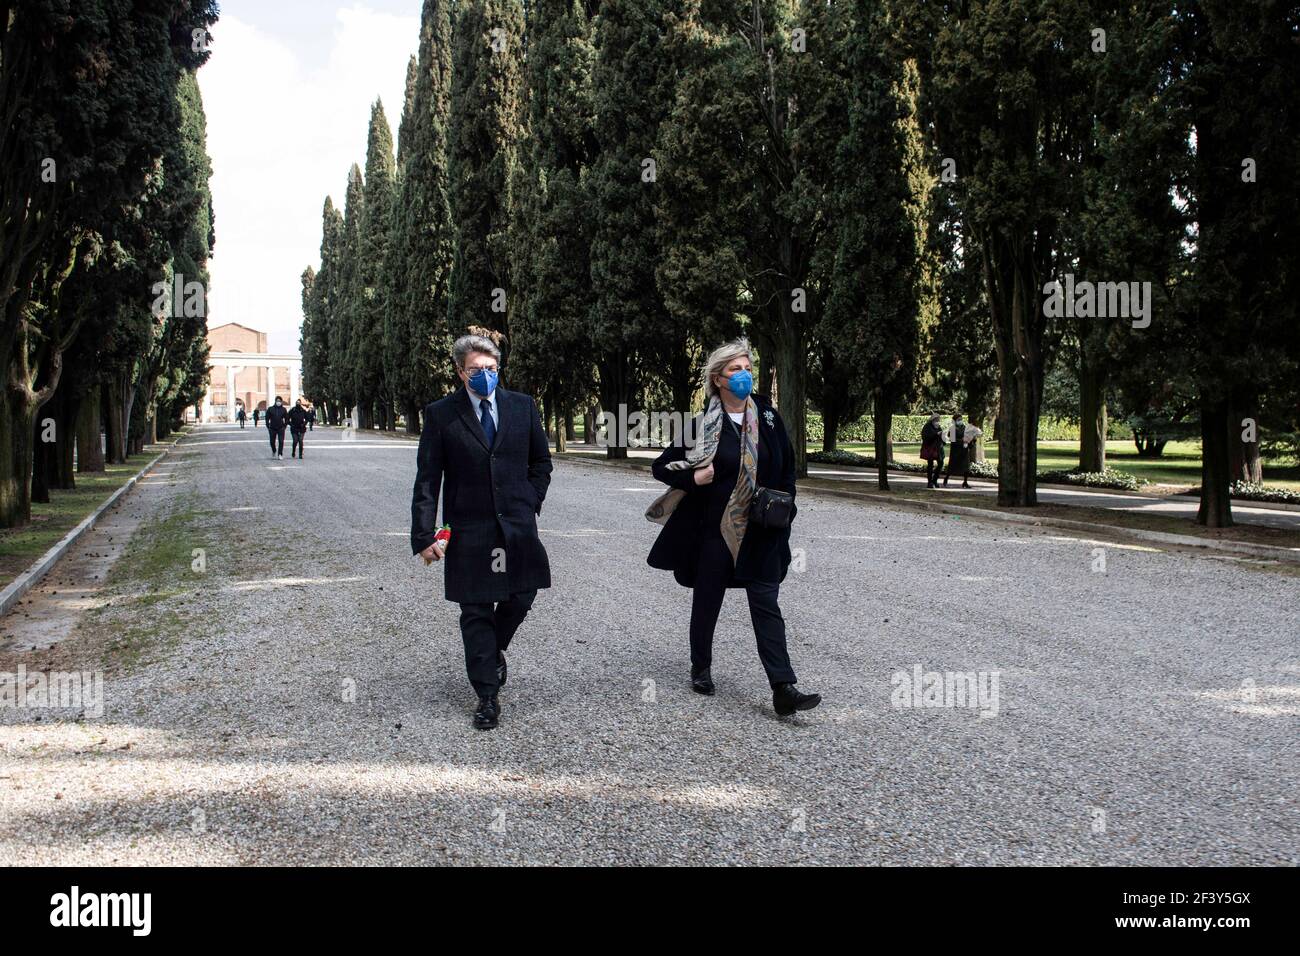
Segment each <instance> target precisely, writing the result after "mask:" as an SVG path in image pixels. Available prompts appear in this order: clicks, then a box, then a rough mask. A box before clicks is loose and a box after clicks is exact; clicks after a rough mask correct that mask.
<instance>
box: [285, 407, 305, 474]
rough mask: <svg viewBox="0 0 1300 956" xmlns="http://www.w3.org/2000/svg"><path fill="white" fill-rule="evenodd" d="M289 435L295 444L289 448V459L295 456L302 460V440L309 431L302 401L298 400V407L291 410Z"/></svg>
mask: <svg viewBox="0 0 1300 956" xmlns="http://www.w3.org/2000/svg"><path fill="white" fill-rule="evenodd" d="M288 418H289V434H290V435H291V436H292V437H293V444H292V445H291V446H290V447H289V457H290V458H293V457H294V456H295V455H296V456H298V459H299V460H301V459H302V438H303V435H304V434H305V433H306V431H307V410H306V409H305V408H303V407H302V399H301V398H300V399H298V402H297V404H296V405H294V406H293V408H291V409H289V416H288Z"/></svg>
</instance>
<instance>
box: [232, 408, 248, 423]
mask: <svg viewBox="0 0 1300 956" xmlns="http://www.w3.org/2000/svg"><path fill="white" fill-rule="evenodd" d="M235 418H236V420H238V422H239V427H240V428H243V427H244V423H245V422H247V421H248V416H247V415H246V414H244V406H243V405H240V406H239V411H238V412H236V413H235Z"/></svg>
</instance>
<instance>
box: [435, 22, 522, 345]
mask: <svg viewBox="0 0 1300 956" xmlns="http://www.w3.org/2000/svg"><path fill="white" fill-rule="evenodd" d="M523 53H524V11H523V5H522V4H521V3H520V0H463V2H462V3H460V4H458V5H457V8H456V20H455V29H454V33H453V37H452V85H451V111H450V131H451V137H450V140H449V146H448V172H449V177H450V202H451V211H452V221H453V222H454V223H455V229H456V236H455V253H454V259H453V267H452V272H451V281H450V287H449V292H448V298H449V301H448V311H449V325H450V328H451V331H452V332H453V333H454V334H459V333H461V332H463V330H464V329H466V328H467V327H468V326H470V325H476V326H480V327H483V328H489V329H495V330H497V331H500V332H502V333H505V334H506V336H507V337H506V345H507V347H508V346H509V317H508V310H509V308H510V306H511V302H510V292H511V289H510V263H509V257H510V242H509V230H510V207H511V184H512V179H513V175H514V167H515V164H516V162H517V149H518V139H519V124H520V102H521V87H522V83H523Z"/></svg>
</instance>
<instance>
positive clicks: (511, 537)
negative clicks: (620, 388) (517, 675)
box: [411, 335, 551, 730]
mask: <svg viewBox="0 0 1300 956" xmlns="http://www.w3.org/2000/svg"><path fill="white" fill-rule="evenodd" d="M452 359H453V361H454V362H455V364H456V371H457V374H458V375H459V377H460V380H461V388H459V389H457V390H456V391H455V392H453V393H452V394H451V395H448V396H447V397H446V398H443V399H440V400H439V401H436V402H432V403H431V404H429V405H426V406H425V409H424V428H423V430H422V431H421V433H420V449H419V452H418V455H417V471H416V476H415V488H414V489H413V491H412V494H411V551H412V552H413V553H414V554H419V555H421V556H422V557H423V558H424V559H425V560H426V561H438V560H441V559H442V557H443V555H444V552H445V554H446V559H447V561H446V564H445V566H444V574H443V581H444V593H445V595H446V598H447V600H448V601H455V602H456V603H457V604H459V605H460V611H461V613H460V630H461V638H462V639H463V640H464V643H465V669H466V670H467V671H468V673H469V680H470V683H471V684H472V685H473V687H474V692H475V693H476V694H477V695H478V699H479V702H478V708H477V709H476V710H475V712H474V726H475V727H477V728H479V729H482V730H490V729H491V728H493V727H495V726H496V725H497V721H498V719H499V715H500V702H499V699H498V691H499V689H500V687H501V685H502V684H504V683H505V682H506V674H507V672H506V657H505V651H506V649H507V647H508V646H509V644H510V641H511V639H512V638H513V637H514V634H515V631H516V630H518V628H519V625H520V624H522V623H523V621H524V618H525V616H527V614H528V611H529V609H530V608H531V607H532V605H533V601H534V599H535V598H536V597H537V592H538V590H539V589H541V588H548V587H550V586H551V566H550V562H549V560H548V559H547V556H546V549H545V548H544V547H542V541H541V538H539V537H538V534H537V516H538V515H539V514H540V513H541V510H542V502H543V500H545V498H546V489H547V487H548V486H549V485H550V483H551V451H550V448H549V447H548V445H547V442H546V432H545V431H544V430H543V429H542V420H541V416H539V415H538V413H537V406H536V405H535V404H534V402H533V400H532V398H531V397H530V396H528V395H524V394H522V393H520V392H509V391H506V390H505V389H501V388H498V387H497V375H498V363H499V362H500V359H501V353H500V352H499V351H498V350H497V347H496V345H495V344H493V342H492V341H491V340H490V339H487V338H484V337H482V336H478V335H466V336H462V337H461V338H460V339H458V340H457V341H456V343H455V345H454V346H453V348H452ZM440 495H441V498H442V520H443V523H444V524H447V525H450V526H451V537H450V539H449V540H447V541H446V542H445V544H444V542H443V541H440V540H435V538H436V537H437V535H438V530H439V525H438V521H437V515H438V500H439V496H440Z"/></svg>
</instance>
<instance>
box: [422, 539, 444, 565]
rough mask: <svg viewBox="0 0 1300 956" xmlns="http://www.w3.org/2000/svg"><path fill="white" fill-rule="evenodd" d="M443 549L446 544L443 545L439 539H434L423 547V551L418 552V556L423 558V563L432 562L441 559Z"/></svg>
mask: <svg viewBox="0 0 1300 956" xmlns="http://www.w3.org/2000/svg"><path fill="white" fill-rule="evenodd" d="M445 549H446V545H444V544H443V543H442V542H441V541H435V542H434V543H433V544H431V545H429V546H428V547H427V548H425V549H424V550H423V551H421V552H420V557H422V558H424V563H425V564H433V562H435V561H441V560H442V556H443V555H444V554H445V553H446V550H445Z"/></svg>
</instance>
